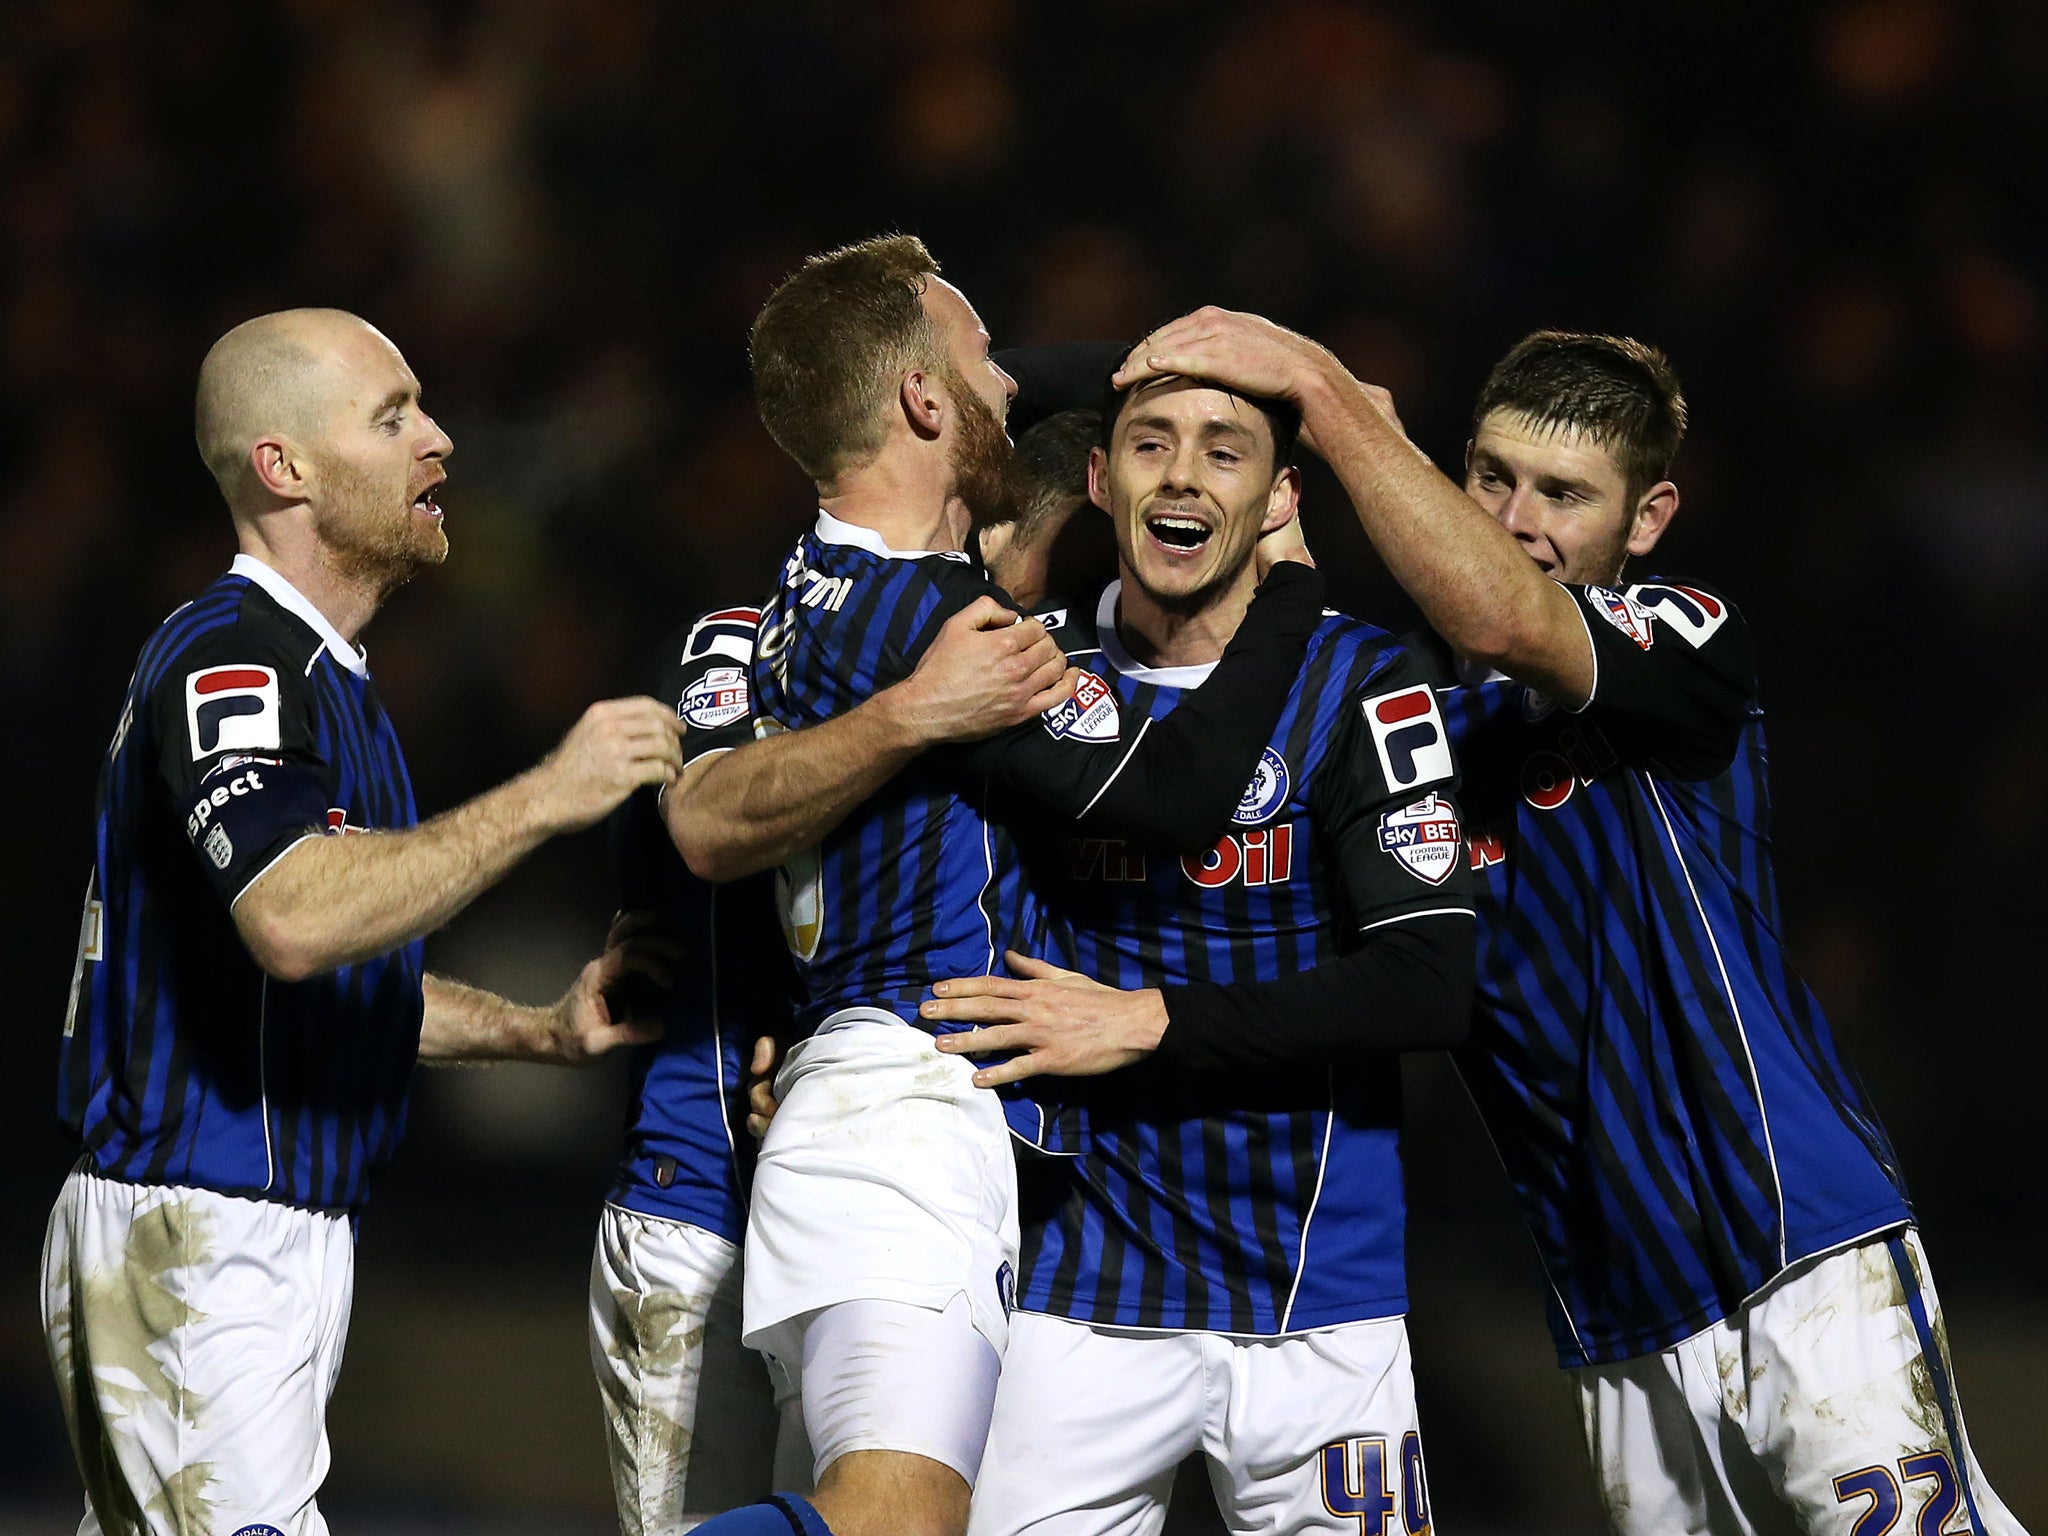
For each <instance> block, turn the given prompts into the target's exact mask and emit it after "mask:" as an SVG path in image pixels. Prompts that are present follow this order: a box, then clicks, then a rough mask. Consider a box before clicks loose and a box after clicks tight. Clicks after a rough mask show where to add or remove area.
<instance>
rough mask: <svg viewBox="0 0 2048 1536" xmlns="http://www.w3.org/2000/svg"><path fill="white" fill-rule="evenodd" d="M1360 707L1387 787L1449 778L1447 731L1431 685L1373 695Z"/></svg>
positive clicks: (1400, 787)
mask: <svg viewBox="0 0 2048 1536" xmlns="http://www.w3.org/2000/svg"><path fill="white" fill-rule="evenodd" d="M1360 707H1361V708H1362V709H1363V710H1364V711H1365V723H1366V725H1367V726H1368V727H1370V728H1371V730H1372V745H1373V750H1374V751H1376V752H1378V753H1379V755H1380V771H1381V772H1382V773H1384V774H1385V775H1386V776H1387V787H1388V788H1389V789H1392V790H1394V791H1395V792H1396V793H1398V792H1400V791H1401V790H1404V789H1418V788H1420V787H1421V786H1422V785H1424V784H1432V783H1435V782H1436V781H1437V780H1438V779H1448V778H1449V777H1450V776H1451V738H1450V733H1449V732H1447V731H1446V730H1445V729H1444V717H1443V715H1442V713H1441V712H1440V711H1439V710H1438V709H1437V707H1436V692H1435V690H1434V689H1432V688H1431V687H1430V686H1429V684H1427V683H1417V684H1415V686H1414V687H1412V688H1402V689H1398V690H1396V691H1395V692H1393V693H1382V694H1376V695H1374V696H1373V697H1372V698H1369V699H1367V700H1366V701H1365V703H1364V704H1363V705H1362V706H1360Z"/></svg>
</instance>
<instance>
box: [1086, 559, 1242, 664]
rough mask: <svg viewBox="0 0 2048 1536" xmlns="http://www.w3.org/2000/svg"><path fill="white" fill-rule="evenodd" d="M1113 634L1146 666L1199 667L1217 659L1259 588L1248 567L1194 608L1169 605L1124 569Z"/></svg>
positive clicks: (1235, 631) (1218, 659)
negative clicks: (1161, 601)
mask: <svg viewBox="0 0 2048 1536" xmlns="http://www.w3.org/2000/svg"><path fill="white" fill-rule="evenodd" d="M1121 575H1122V577H1123V586H1122V590H1121V591H1120V592H1119V593H1118V597H1117V613H1116V633H1117V638H1118V639H1119V640H1121V641H1123V644H1124V649H1125V650H1127V651H1129V652H1130V653H1131V658H1132V659H1133V660H1134V661H1137V662H1140V663H1142V664H1143V665H1145V666H1148V667H1198V666H1202V665H1204V664H1206V663H1208V662H1212V661H1220V660H1222V658H1223V648H1224V647H1225V646H1227V645H1229V644H1230V639H1231V636H1233V635H1235V634H1236V633H1237V627H1238V625H1240V624H1242V623H1243V622H1244V615H1245V610H1246V609H1248V608H1249V607H1251V603H1252V594H1253V593H1254V592H1255V591H1257V590H1258V588H1257V578H1256V576H1255V575H1254V573H1253V572H1252V571H1251V569H1250V568H1249V567H1247V568H1246V570H1245V571H1244V573H1243V574H1242V575H1241V576H1239V578H1238V579H1237V580H1235V581H1233V582H1231V583H1230V584H1229V585H1228V586H1225V587H1222V588H1219V589H1218V590H1217V591H1216V592H1215V593H1214V594H1213V595H1212V596H1211V597H1210V598H1209V599H1208V600H1206V601H1204V602H1203V603H1202V605H1201V606H1200V607H1199V608H1192V609H1180V608H1171V607H1167V606H1166V605H1164V604H1162V603H1160V602H1159V600H1158V599H1157V598H1155V597H1153V596H1152V595H1151V594H1150V593H1149V592H1147V591H1146V590H1145V589H1144V588H1143V587H1141V586H1139V585H1138V583H1137V582H1135V581H1133V580H1132V579H1131V573H1130V572H1129V571H1128V570H1124V571H1123V572H1121Z"/></svg>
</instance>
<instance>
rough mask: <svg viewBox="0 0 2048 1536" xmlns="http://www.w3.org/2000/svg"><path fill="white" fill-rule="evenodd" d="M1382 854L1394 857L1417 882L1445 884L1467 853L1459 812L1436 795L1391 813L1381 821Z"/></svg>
mask: <svg viewBox="0 0 2048 1536" xmlns="http://www.w3.org/2000/svg"><path fill="white" fill-rule="evenodd" d="M1380 851H1381V852H1382V853H1390V854H1392V855H1393V856H1394V857H1395V859H1396V860H1398V861H1399V862H1400V865H1401V867H1402V868H1403V869H1405V870H1407V871H1408V873H1409V874H1411V875H1413V876H1415V878H1416V879H1418V880H1424V881H1427V882H1428V883H1429V884H1431V885H1442V884H1443V883H1444V882H1445V881H1446V880H1448V879H1450V878H1451V871H1452V870H1454V869H1456V868H1457V867H1458V860H1459V859H1461V858H1463V857H1464V853H1465V839H1464V833H1463V831H1462V829H1461V828H1460V827H1459V826H1458V813H1457V811H1456V810H1454V809H1453V808H1452V806H1451V803H1450V801H1448V800H1446V799H1444V798H1443V796H1441V795H1434V794H1433V795H1426V796H1424V797H1423V798H1422V799H1420V800H1417V801H1416V802H1415V803H1414V804H1413V805H1404V806H1402V807H1401V809H1399V810H1398V811H1388V812H1387V813H1386V814H1385V815H1384V816H1382V817H1381V818H1380Z"/></svg>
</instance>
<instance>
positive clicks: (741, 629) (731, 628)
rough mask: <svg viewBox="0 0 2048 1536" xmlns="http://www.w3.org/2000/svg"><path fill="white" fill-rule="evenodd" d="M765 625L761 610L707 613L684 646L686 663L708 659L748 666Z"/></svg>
mask: <svg viewBox="0 0 2048 1536" xmlns="http://www.w3.org/2000/svg"><path fill="white" fill-rule="evenodd" d="M760 624H761V610H760V609H758V608H724V609H721V610H719V611H718V612H717V613H707V614H705V615H704V617H703V618H701V619H699V620H698V621H697V622H696V623H695V624H693V625H691V626H690V637H689V639H687V640H685V641H684V642H683V657H682V659H683V660H684V661H685V662H691V661H696V660H698V659H699V658H701V657H705V656H725V657H728V658H730V659H731V660H733V661H736V662H738V663H739V664H740V665H741V666H745V665H746V664H747V663H748V662H750V661H752V660H753V659H754V632H755V630H756V629H758V628H759V627H760Z"/></svg>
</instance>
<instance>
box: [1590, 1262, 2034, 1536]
mask: <svg viewBox="0 0 2048 1536" xmlns="http://www.w3.org/2000/svg"><path fill="white" fill-rule="evenodd" d="M1573 1377H1574V1380H1575V1381H1576V1384H1577V1387H1578V1395H1579V1412H1580V1415H1581V1418H1582V1419H1583V1421H1584V1425H1585V1431H1586V1448H1587V1451H1588V1452H1589V1453H1590V1455H1591V1456H1592V1458H1593V1468H1594V1471H1595V1473H1596V1475H1597V1476H1598V1478H1599V1481H1600V1488H1601V1495H1602V1497H1603V1499H1604V1500H1605V1502H1606V1505H1607V1512H1608V1515H1609V1517H1610V1518H1611V1519H1612V1520H1613V1522H1614V1527H1615V1530H1616V1531H1617V1532H1619V1533H1621V1536H1652V1533H1655V1536H1681V1533H1685V1536H1692V1533H1698V1536H1705V1533H1712V1536H1775V1533H1777V1532H1804V1533H1812V1536H1859V1533H1864V1532H1869V1531H1889V1530H1893V1529H1894V1528H1896V1529H1897V1530H1899V1531H1909V1530H1924V1531H1935V1530H1940V1531H1943V1532H1948V1531H1963V1530H1969V1531H1974V1532H1976V1533H1978V1536H2025V1533H2024V1531H2023V1530H2022V1529H2021V1527H2020V1524H2019V1522H2018V1521H2016V1520H2014V1519H2013V1517H2012V1515H2011V1513H2010V1512H2009V1511H2008V1510H2007V1509H2006V1507H2005V1505H2004V1504H2003V1503H2002V1502H2001V1501H2000V1500H1999V1498H1998V1495H1997V1494H1995V1493H1993V1492H1992V1491H1991V1486H1990V1484H1988V1483H1987V1482H1985V1480H1984V1474H1983V1472H1982V1470H1981V1469H1980V1468H1979V1467H1978V1465H1977V1459H1976V1457H1975V1456H1973V1455H1972V1454H1971V1453H1970V1449H1969V1441H1968V1438H1967V1436H1966V1435H1965V1434H1964V1431H1963V1417H1962V1410H1961V1408H1960V1407H1959V1406H1958V1405H1957V1402H1956V1394H1955V1380H1954V1376H1953V1374H1952V1372H1951V1370H1950V1367H1949V1362H1948V1335H1947V1332H1946V1331H1945V1329H1944V1328H1943V1325H1942V1319H1941V1307H1940V1304H1939V1302H1937V1301H1936V1299H1935V1295H1934V1284H1933V1281H1932V1280H1931V1279H1930V1278H1929V1276H1928V1270H1927V1259H1926V1256H1925V1255H1924V1254H1923V1253H1922V1252H1921V1248H1920V1238H1919V1234H1918V1233H1916V1232H1914V1231H1912V1230H1911V1229H1905V1230H1903V1231H1901V1232H1899V1233H1898V1234H1897V1235H1895V1236H1893V1237H1890V1238H1882V1237H1880V1238H1875V1239H1872V1240H1869V1241H1866V1242H1863V1243H1860V1244H1858V1245H1857V1246H1855V1247H1852V1248H1845V1249H1840V1250H1838V1251H1836V1252H1834V1253H1830V1254H1823V1255H1819V1256H1816V1257H1814V1258H1811V1259H1806V1260H1803V1261H1801V1262H1800V1263H1798V1264H1795V1265H1794V1266H1793V1267H1792V1268H1791V1269H1789V1270H1787V1271H1786V1272H1785V1274H1784V1275H1783V1276H1781V1277H1780V1278H1779V1279H1778V1280H1776V1281H1774V1282H1773V1283H1772V1284H1771V1285H1770V1286H1769V1287H1767V1288H1766V1289H1765V1290H1764V1291H1763V1292H1762V1293H1760V1294H1759V1295H1757V1296H1755V1297H1753V1298H1752V1299H1751V1300H1750V1301H1749V1302H1748V1303H1747V1304H1746V1305H1745V1306H1744V1307H1743V1308H1742V1309H1741V1310H1740V1311H1739V1312H1737V1313H1736V1314H1735V1315H1734V1316H1732V1317H1730V1318H1728V1319H1727V1320H1726V1321H1725V1322H1721V1323H1717V1324H1715V1325H1714V1326H1713V1327H1711V1328H1708V1329H1706V1330H1705V1331H1703V1332H1701V1333H1697V1334H1694V1335H1693V1336H1692V1337H1691V1338H1689V1339H1686V1340H1684V1341H1682V1342H1681V1343H1678V1344H1674V1345H1672V1346H1671V1347H1670V1348H1669V1349H1666V1350H1663V1351H1661V1352H1660V1353H1657V1354H1654V1355H1643V1356H1640V1357H1638V1358H1636V1359H1633V1360H1624V1361H1622V1362H1620V1363H1619V1364H1615V1365H1601V1366H1590V1367H1587V1368H1585V1369H1583V1370H1578V1371H1575V1372H1573ZM1935 1505H1939V1509H1936V1508H1934V1507H1930V1506H1935ZM1942 1511H1945V1513H1944V1512H1942Z"/></svg>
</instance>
